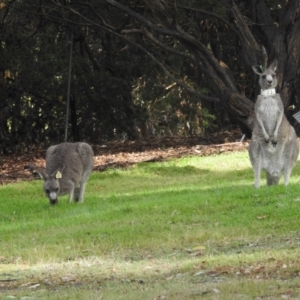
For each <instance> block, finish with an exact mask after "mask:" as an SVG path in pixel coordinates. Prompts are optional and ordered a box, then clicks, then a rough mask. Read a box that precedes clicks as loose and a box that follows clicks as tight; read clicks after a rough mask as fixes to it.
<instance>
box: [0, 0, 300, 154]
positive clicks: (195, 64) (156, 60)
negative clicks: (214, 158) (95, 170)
mask: <svg viewBox="0 0 300 300" xmlns="http://www.w3.org/2000/svg"><path fill="white" fill-rule="evenodd" d="M0 30H1V31H0V32H1V34H0V40H1V48H0V72H1V78H0V91H1V92H0V120H1V122H0V151H1V152H2V153H6V152H9V151H17V150H19V149H20V150H21V149H25V150H26V149H27V148H28V147H29V146H30V147H31V146H33V145H38V146H42V147H43V146H48V145H50V144H53V143H57V142H62V141H63V140H64V124H65V115H66V100H67V85H68V63H69V58H70V43H73V51H72V72H71V74H72V75H71V93H70V121H69V127H70V129H71V133H72V134H71V135H70V136H69V140H71V141H72V140H73V141H76V140H85V141H88V142H91V143H99V142H100V141H103V140H107V139H115V138H123V137H125V136H128V138H130V139H137V138H143V137H147V136H149V135H150V134H154V135H157V134H160V132H161V128H163V130H164V132H165V133H168V134H199V133H201V132H203V131H207V130H213V129H216V130H217V129H220V128H222V127H223V126H224V125H225V124H227V123H228V122H230V123H232V122H239V124H243V126H244V127H246V128H247V129H248V130H249V131H251V128H252V121H253V107H254V101H255V98H256V95H257V92H258V90H257V78H256V77H255V74H254V73H253V72H252V69H251V67H252V65H261V66H263V67H264V66H266V65H267V63H268V62H270V61H272V60H273V59H275V58H277V59H278V61H279V64H278V71H277V73H278V82H279V84H278V91H279V92H280V94H281V96H282V100H283V103H284V106H285V108H286V109H288V108H290V107H291V106H293V107H295V109H294V110H293V111H290V110H289V111H288V112H289V113H290V114H293V113H295V112H296V111H299V110H300V104H299V103H298V101H297V99H300V35H299V32H300V2H299V0H285V1H282V0H269V1H266V0H253V1H242V0H236V1H231V0H222V1H216V0H209V1H208V0H187V1H183V0H120V1H115V0H87V1H73V0H41V1H33V0H26V1H25V0H10V1H8V0H6V1H5V0H4V1H0ZM228 120H229V121H228ZM290 121H291V122H292V118H290ZM162 126H164V127H162Z"/></svg>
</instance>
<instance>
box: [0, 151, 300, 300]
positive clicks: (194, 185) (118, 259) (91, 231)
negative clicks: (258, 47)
mask: <svg viewBox="0 0 300 300" xmlns="http://www.w3.org/2000/svg"><path fill="white" fill-rule="evenodd" d="M299 175H300V168H299V166H296V168H295V169H294V171H293V176H292V178H291V182H290V184H289V186H287V187H284V186H283V184H282V183H281V184H279V185H278V186H274V187H267V186H264V185H263V186H262V187H261V188H260V189H255V188H254V187H253V172H252V170H251V167H250V162H249V159H248V154H247V153H246V152H239V153H232V154H225V155H219V156H209V157H186V158H181V159H178V160H170V161H166V162H161V163H142V164H138V165H137V166H136V167H134V168H131V169H128V170H118V169H113V170H108V171H105V172H103V173H93V174H92V176H91V178H90V181H89V182H88V185H87V189H86V197H85V202H84V203H83V204H75V203H74V204H68V203H67V197H66V196H64V197H61V198H60V199H59V203H58V205H56V206H50V205H49V203H48V201H47V199H46V198H45V197H44V195H43V192H42V187H41V186H42V182H41V181H39V180H37V181H34V182H29V183H28V182H22V183H17V184H10V185H6V186H2V187H0V230H1V239H0V249H1V255H0V280H2V281H3V282H6V281H5V280H7V279H9V278H10V279H13V280H14V281H12V283H11V288H10V290H9V291H2V292H1V293H0V294H1V295H2V296H3V297H4V296H8V295H16V296H17V297H21V296H24V295H30V296H34V297H37V298H39V297H42V298H43V299H45V298H47V299H71V298H72V299H80V297H82V295H83V294H84V295H85V296H86V297H85V299H99V295H101V296H100V298H101V297H103V298H108V299H141V298H143V299H153V297H154V295H156V297H159V296H165V297H167V298H169V299H194V298H193V297H196V296H195V295H199V293H200V294H201V295H204V296H205V295H207V299H211V296H213V295H215V294H217V295H218V294H220V297H221V298H222V299H228V298H232V297H235V295H236V294H239V295H243V296H244V298H245V299H248V298H247V297H249V298H251V299H253V298H255V297H261V296H263V295H270V297H272V299H277V298H278V299H280V298H281V296H282V295H284V293H285V292H286V291H287V289H293V288H294V287H295V284H296V282H295V281H293V279H291V278H293V276H294V275H293V274H296V273H295V272H298V271H297V268H298V265H299V258H298V250H297V248H298V246H297V245H298V237H297V233H298V228H299V222H298V220H299V219H300V218H299V217H300V212H299V209H298V206H299V193H298V181H299V180H298V177H299ZM262 180H263V181H265V178H262ZM282 279H287V280H282ZM199 282H201V287H200V286H199ZM35 284H37V286H36V287H33V288H28V287H31V286H33V285H35ZM274 286H277V288H276V289H277V292H276V293H275V294H274V291H273V287H274ZM83 287H84V289H83ZM99 289H100V290H99ZM120 295H122V297H121V296H120ZM294 295H295V296H299V293H298V289H297V288H296V290H295V294H294ZM277 296H278V297H277ZM120 297H121V298H120ZM205 297H206V296H205ZM196 298H197V297H196ZM196 298H195V299H196ZM204 299H205V298H204Z"/></svg>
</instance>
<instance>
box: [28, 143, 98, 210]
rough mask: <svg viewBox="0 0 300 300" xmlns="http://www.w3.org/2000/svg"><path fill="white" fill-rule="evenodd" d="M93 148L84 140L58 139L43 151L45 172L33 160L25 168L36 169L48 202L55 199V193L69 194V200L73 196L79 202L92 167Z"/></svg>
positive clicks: (51, 202)
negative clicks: (42, 181)
mask: <svg viewBox="0 0 300 300" xmlns="http://www.w3.org/2000/svg"><path fill="white" fill-rule="evenodd" d="M93 156H94V153H93V150H92V148H91V147H90V146H89V145H88V144H86V143H82V142H79V143H62V144H59V145H55V146H51V147H50V148H48V150H47V153H46V172H44V171H42V170H40V169H39V168H37V167H36V166H35V165H34V164H31V165H29V166H27V167H26V168H27V169H30V170H32V171H36V172H37V173H38V174H39V176H40V177H41V178H42V179H43V180H44V192H45V194H46V196H47V197H48V198H49V200H50V204H57V203H58V195H63V194H69V203H71V202H72V201H73V198H75V201H76V202H83V200H84V191H85V186H86V182H87V180H88V178H89V175H90V173H91V171H92V169H93V165H94V160H93Z"/></svg>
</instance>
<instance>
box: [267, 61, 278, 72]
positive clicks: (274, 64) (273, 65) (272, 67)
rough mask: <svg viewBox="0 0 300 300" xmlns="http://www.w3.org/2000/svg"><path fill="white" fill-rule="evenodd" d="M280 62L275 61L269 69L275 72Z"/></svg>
mask: <svg viewBox="0 0 300 300" xmlns="http://www.w3.org/2000/svg"><path fill="white" fill-rule="evenodd" d="M277 64H278V60H277V59H274V61H273V62H272V63H271V64H270V66H269V69H271V70H273V71H274V72H275V71H276V69H277Z"/></svg>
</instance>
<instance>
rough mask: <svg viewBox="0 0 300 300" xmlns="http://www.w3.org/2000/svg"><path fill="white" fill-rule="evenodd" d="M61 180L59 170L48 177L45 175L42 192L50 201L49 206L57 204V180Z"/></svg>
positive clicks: (58, 190) (58, 189) (58, 188)
mask: <svg viewBox="0 0 300 300" xmlns="http://www.w3.org/2000/svg"><path fill="white" fill-rule="evenodd" d="M60 178H62V174H61V172H60V171H59V170H57V171H55V172H54V173H53V174H51V175H48V174H46V173H45V176H43V179H44V191H45V194H46V196H47V197H48V198H49V200H50V204H57V202H58V198H57V197H58V194H59V192H60V185H59V179H60Z"/></svg>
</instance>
